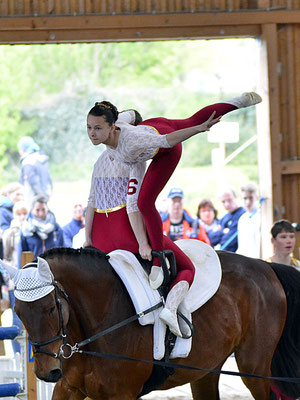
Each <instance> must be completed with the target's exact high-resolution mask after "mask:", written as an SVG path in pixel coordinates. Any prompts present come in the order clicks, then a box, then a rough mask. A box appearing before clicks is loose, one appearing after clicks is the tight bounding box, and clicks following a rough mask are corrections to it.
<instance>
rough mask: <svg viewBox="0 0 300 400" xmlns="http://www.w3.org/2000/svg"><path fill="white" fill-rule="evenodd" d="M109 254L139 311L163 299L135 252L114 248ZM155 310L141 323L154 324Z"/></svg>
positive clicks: (114, 267)
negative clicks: (152, 286) (153, 286)
mask: <svg viewBox="0 0 300 400" xmlns="http://www.w3.org/2000/svg"><path fill="white" fill-rule="evenodd" d="M108 255H109V257H110V258H109V263H110V264H111V266H112V267H113V269H114V270H115V271H116V273H117V274H118V275H119V277H120V278H121V280H122V282H123V283H124V285H125V286H126V288H127V290H128V293H129V295H130V297H131V300H132V302H133V305H134V307H135V311H136V312H137V313H139V312H142V311H145V310H147V308H150V307H152V306H154V305H155V304H157V303H159V302H160V301H161V298H160V295H159V293H158V291H157V290H153V289H152V288H151V287H150V285H149V282H148V275H147V273H146V272H145V271H144V269H143V267H142V266H141V264H140V263H139V262H138V260H137V258H136V257H135V255H134V254H133V253H130V252H129V251H126V250H114V251H112V252H111V253H109V254H108ZM161 310H162V309H161V308H160V309H159V310H155V311H153V312H151V313H149V314H146V315H145V316H143V317H141V318H139V323H140V324H141V325H149V324H154V322H155V313H156V314H159V312H160V311H161Z"/></svg>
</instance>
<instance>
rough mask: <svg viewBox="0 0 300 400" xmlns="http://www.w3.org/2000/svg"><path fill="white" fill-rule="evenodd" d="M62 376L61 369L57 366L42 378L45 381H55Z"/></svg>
mask: <svg viewBox="0 0 300 400" xmlns="http://www.w3.org/2000/svg"><path fill="white" fill-rule="evenodd" d="M61 377H62V371H61V369H59V368H56V369H53V370H52V371H50V372H49V374H48V375H47V376H46V377H45V378H44V379H43V380H44V381H45V382H57V381H59V380H60V378H61Z"/></svg>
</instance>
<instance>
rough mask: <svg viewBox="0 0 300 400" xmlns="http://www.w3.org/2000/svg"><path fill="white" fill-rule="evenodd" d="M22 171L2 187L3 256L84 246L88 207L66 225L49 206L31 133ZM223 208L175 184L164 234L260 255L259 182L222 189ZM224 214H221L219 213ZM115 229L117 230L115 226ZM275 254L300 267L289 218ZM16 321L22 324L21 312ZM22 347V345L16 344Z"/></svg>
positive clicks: (46, 180)
mask: <svg viewBox="0 0 300 400" xmlns="http://www.w3.org/2000/svg"><path fill="white" fill-rule="evenodd" d="M18 150H19V154H20V161H21V170H20V181H19V182H11V183H9V184H7V185H5V186H3V187H2V189H1V190H0V258H2V259H3V260H4V261H5V262H6V263H8V264H10V265H12V266H16V267H18V268H20V266H21V253H22V252H24V251H31V252H32V253H33V254H34V257H38V256H39V255H40V254H41V253H43V252H44V251H46V250H48V249H50V248H53V247H61V246H64V247H75V248H79V247H82V246H83V245H84V243H85V229H84V225H85V213H86V208H85V207H84V206H83V205H82V204H80V203H74V204H73V205H71V207H73V209H72V210H71V209H70V221H69V222H68V223H67V224H66V225H64V226H61V225H60V224H59V223H58V222H57V220H56V217H55V213H54V212H53V210H50V208H49V206H48V202H49V199H50V197H51V195H52V180H51V177H50V173H49V166H48V157H47V156H46V155H45V154H44V153H43V152H42V151H41V150H40V148H39V146H38V144H37V143H36V142H35V141H34V140H33V139H32V138H30V137H23V138H22V139H21V140H20V141H19V143H18ZM219 200H220V203H221V204H222V206H223V208H224V210H222V211H220V210H217V209H216V207H215V206H214V204H213V201H212V200H211V199H209V198H203V199H200V201H199V204H198V206H197V209H196V210H194V211H195V212H194V213H193V212H192V211H191V210H188V209H186V207H185V203H184V202H185V195H184V191H183V189H182V188H180V187H177V188H176V187H174V188H172V189H171V190H170V191H169V192H168V195H167V199H166V202H165V204H166V207H165V209H164V210H163V211H160V216H161V220H162V226H163V232H164V235H166V236H168V237H169V239H171V240H172V241H176V240H178V239H194V240H199V241H202V242H204V243H206V244H207V245H209V246H212V247H213V248H215V249H216V250H219V249H220V250H225V251H230V252H236V253H238V254H241V255H244V256H248V257H254V258H261V257H262V251H261V250H262V249H261V231H260V227H261V223H260V220H261V207H262V204H263V202H264V200H265V199H263V198H260V197H259V192H258V188H257V186H256V185H255V184H254V183H252V182H248V183H246V184H244V185H242V186H241V188H240V196H238V194H237V193H236V192H235V191H234V190H233V189H232V188H227V189H225V190H223V192H222V193H220V194H219ZM221 213H222V214H223V216H222V217H219V214H221ZM116 229H118V228H117V227H116ZM270 240H271V243H272V244H273V247H274V254H273V255H270V257H269V258H268V259H267V260H266V261H268V262H279V263H283V264H287V265H291V266H293V267H295V268H299V267H300V261H299V260H297V258H295V257H293V251H294V247H295V243H296V230H295V228H294V226H293V225H292V224H291V223H290V222H289V221H286V220H280V221H276V222H275V223H274V225H273V227H272V229H271V239H270ZM0 278H1V282H0V284H1V286H2V299H3V298H4V297H5V296H6V297H7V300H8V301H9V302H10V305H11V306H13V304H14V297H13V286H12V284H11V282H10V281H9V280H8V279H7V277H6V276H5V275H3V276H2V275H1V274H0ZM13 323H15V324H18V323H19V321H18V320H17V317H16V315H14V321H13ZM13 347H14V350H15V351H18V350H19V348H18V344H17V343H16V342H15V343H14V344H13Z"/></svg>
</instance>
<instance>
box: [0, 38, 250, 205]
mask: <svg viewBox="0 0 300 400" xmlns="http://www.w3.org/2000/svg"><path fill="white" fill-rule="evenodd" d="M257 50H258V43H257V42H256V41H255V40H254V39H229V40H228V39H227V40H209V41H208V40H206V41H204V40H201V41H200V40H190V41H170V42H167V41H161V42H159V41H157V42H136V43H132V42H130V43H95V44H64V45H30V46H29V45H18V46H8V45H6V46H0V60H1V61H0V76H1V85H0V119H1V124H0V185H1V186H2V185H4V184H5V183H7V182H9V181H11V180H18V177H19V172H20V166H19V155H18V152H17V142H18V140H19V139H20V137H22V136H25V135H30V136H32V137H33V138H34V139H35V140H36V141H37V143H38V144H39V145H40V147H41V149H42V150H43V151H44V152H45V153H46V154H47V155H48V156H49V158H50V168H51V174H52V177H53V179H54V182H55V183H58V182H66V183H67V182H72V181H73V182H76V181H89V179H90V175H91V171H92V167H93V164H94V162H95V160H96V159H97V157H98V156H99V153H100V152H101V151H102V147H100V148H99V147H96V148H93V147H92V145H91V143H90V142H89V140H88V138H87V134H86V114H87V111H88V110H89V109H90V108H91V107H92V106H93V104H94V103H95V101H99V100H101V99H108V100H110V101H111V102H113V103H115V104H116V105H117V107H118V109H119V110H122V109H127V108H136V109H137V110H139V111H140V112H141V114H142V116H143V118H148V117H153V116H165V117H169V118H184V117H187V116H190V115H191V114H193V113H194V112H196V111H197V110H198V109H199V108H201V107H204V106H205V105H207V104H210V103H213V102H218V101H220V100H222V99H223V100H226V99H230V98H231V97H234V96H236V95H239V94H241V92H244V91H250V90H254V89H255V87H256V81H257V77H256V71H257V70H258V68H257V60H258V56H257V53H258V51H257ZM224 120H226V121H238V122H239V124H240V139H239V142H238V143H232V144H227V145H226V154H227V155H228V154H230V153H231V152H232V151H234V150H235V149H236V148H238V147H239V146H240V145H241V144H242V143H244V142H245V141H246V140H247V139H249V138H250V137H252V136H253V135H255V134H256V121H255V109H254V107H253V108H249V109H242V110H238V111H236V112H234V113H232V114H230V115H229V116H226V117H224ZM217 146H218V145H217V144H214V143H208V142H207V135H206V134H203V135H198V136H197V137H195V138H193V139H192V140H190V141H187V142H185V143H184V153H183V157H182V160H181V162H180V168H195V167H198V168H199V167H200V166H202V167H204V168H205V167H209V166H210V163H211V150H212V148H214V147H217ZM256 158H257V156H256V144H255V143H254V144H252V145H251V146H249V147H248V148H247V149H246V150H245V151H243V152H242V153H241V154H240V155H239V156H238V157H236V158H235V159H234V161H233V162H232V163H231V165H232V166H234V165H236V166H237V167H238V168H241V166H242V165H243V166H244V168H243V169H244V171H247V170H248V171H249V173H246V175H243V178H241V179H243V180H244V179H251V180H257V172H256V169H255V168H254V169H253V168H252V167H251V168H250V167H249V168H248V167H247V166H249V165H251V166H256ZM250 170H251V172H250ZM188 171H189V172H188V173H189V175H193V174H192V170H191V169H189V170H188ZM207 171H208V170H206V174H208V172H207ZM225 177H226V175H225ZM212 179H213V178H212ZM174 183H175V182H174ZM241 183H242V182H241ZM238 184H239V183H238ZM183 185H184V186H185V187H184V189H185V191H186V192H187V193H188V198H189V197H190V193H193V190H192V187H191V186H187V184H185V182H183ZM200 194H201V193H200ZM203 194H204V193H203ZM197 197H199V193H198V196H197ZM194 201H195V200H194ZM197 201H198V200H197Z"/></svg>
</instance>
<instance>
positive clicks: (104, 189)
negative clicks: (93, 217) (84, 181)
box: [88, 151, 145, 214]
mask: <svg viewBox="0 0 300 400" xmlns="http://www.w3.org/2000/svg"><path fill="white" fill-rule="evenodd" d="M130 170H131V168H130V167H129V166H128V165H126V164H124V163H120V162H118V161H117V160H114V159H113V158H112V157H111V156H110V155H109V153H108V151H104V152H103V153H102V154H101V155H100V157H99V158H98V160H97V161H96V163H95V165H94V170H93V175H92V181H91V189H90V195H89V199H88V206H90V207H93V208H96V209H97V210H98V211H99V212H105V213H106V214H108V213H109V212H111V211H114V210H117V209H119V208H121V207H125V206H127V209H128V210H131V212H134V211H138V208H137V196H138V193H137V192H136V193H134V194H133V195H131V196H128V197H129V199H127V191H128V181H129V176H130ZM139 171H140V173H141V174H142V176H143V174H144V171H145V168H143V169H142V168H141V166H140V168H139ZM139 180H140V181H142V177H140V178H139Z"/></svg>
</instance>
